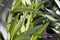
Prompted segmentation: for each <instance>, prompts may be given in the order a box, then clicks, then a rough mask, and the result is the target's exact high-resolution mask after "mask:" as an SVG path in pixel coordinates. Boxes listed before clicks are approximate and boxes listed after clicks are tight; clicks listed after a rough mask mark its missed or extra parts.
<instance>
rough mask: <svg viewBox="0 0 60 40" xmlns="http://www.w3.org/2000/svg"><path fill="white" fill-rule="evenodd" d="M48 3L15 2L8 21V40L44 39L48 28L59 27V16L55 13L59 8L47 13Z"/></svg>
mask: <svg viewBox="0 0 60 40" xmlns="http://www.w3.org/2000/svg"><path fill="white" fill-rule="evenodd" d="M47 1H48V0H13V4H12V6H11V9H10V11H9V15H8V18H7V21H6V26H7V30H8V40H38V39H39V38H44V36H43V34H42V33H43V31H44V30H45V29H46V28H47V27H51V28H52V29H53V28H54V29H56V28H55V27H56V26H58V27H59V26H60V25H59V24H60V23H59V22H60V21H59V16H58V15H57V14H56V13H55V12H54V11H55V10H56V9H55V8H57V7H55V6H53V7H55V8H52V10H53V11H52V12H51V11H49V10H48V12H47V11H45V6H44V3H45V2H47ZM42 10H43V11H42ZM56 30H57V29H56Z"/></svg>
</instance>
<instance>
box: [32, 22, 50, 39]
mask: <svg viewBox="0 0 60 40" xmlns="http://www.w3.org/2000/svg"><path fill="white" fill-rule="evenodd" d="M48 25H49V22H47V23H45V24H44V25H43V26H42V27H41V28H39V29H38V30H37V31H36V32H35V33H34V34H33V37H32V40H37V39H38V37H39V35H41V33H42V32H43V31H44V30H45V29H46V27H47V26H48Z"/></svg>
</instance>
